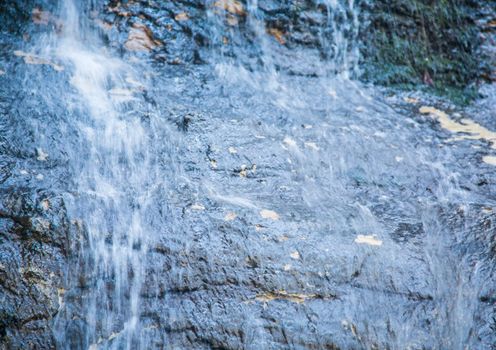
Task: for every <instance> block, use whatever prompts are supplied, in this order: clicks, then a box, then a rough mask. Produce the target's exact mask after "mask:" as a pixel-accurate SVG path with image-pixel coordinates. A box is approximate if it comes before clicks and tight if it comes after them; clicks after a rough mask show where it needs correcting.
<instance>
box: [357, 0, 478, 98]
mask: <svg viewBox="0 0 496 350" xmlns="http://www.w3.org/2000/svg"><path fill="white" fill-rule="evenodd" d="M476 11H477V3H476V2H473V1H469V0H465V1H462V0H439V1H431V0H394V1H385V0H378V1H376V2H374V4H373V6H372V7H371V8H370V9H369V13H370V25H369V26H368V28H366V30H365V31H364V33H363V34H362V36H363V37H364V39H365V40H364V42H365V43H366V46H365V47H364V48H363V50H362V52H363V54H364V65H363V66H364V74H363V78H364V79H365V80H367V81H371V82H374V83H378V84H382V85H387V86H400V87H408V88H412V87H419V86H423V85H425V87H424V88H426V89H429V90H432V91H434V92H436V93H438V94H441V95H446V96H449V97H451V98H453V99H454V101H455V102H458V103H463V102H467V101H468V100H470V99H471V98H473V97H474V96H475V95H476V94H474V92H473V90H474V89H471V88H468V87H469V86H472V85H473V83H474V81H475V80H476V79H477V77H478V69H479V62H478V60H477V56H476V55H475V51H476V48H477V45H478V43H479V40H478V28H477V26H476V25H475V23H474V21H473V20H472V18H471V15H473V14H474V13H475V12H476ZM430 80H432V82H431V81H430Z"/></svg>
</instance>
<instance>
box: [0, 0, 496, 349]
mask: <svg viewBox="0 0 496 350" xmlns="http://www.w3.org/2000/svg"><path fill="white" fill-rule="evenodd" d="M10 5H11V4H9V6H7V5H6V4H3V3H2V4H0V26H1V27H0V28H1V30H2V35H1V36H0V43H2V44H4V45H2V49H1V50H0V70H1V71H3V72H4V74H0V120H1V122H0V150H1V152H0V166H1V173H0V223H1V230H0V349H2V350H3V349H6V350H7V349H9V350H10V349H50V348H56V347H58V348H71V349H87V348H88V347H89V346H90V345H92V346H93V347H92V349H94V348H99V347H101V348H105V347H110V346H112V345H117V344H119V342H120V341H121V339H120V338H119V332H120V329H115V332H113V333H110V334H105V335H104V336H103V335H102V338H101V339H99V340H98V343H96V344H90V343H89V342H88V340H87V339H84V329H85V327H86V324H85V322H86V321H85V319H84V312H83V311H81V310H79V306H80V304H81V299H82V298H84V297H85V296H86V295H87V294H88V293H91V286H92V284H91V283H92V282H93V281H92V276H77V278H80V279H79V280H77V282H78V283H77V284H76V285H74V284H73V283H70V281H69V280H71V279H72V280H71V281H72V282H73V280H74V276H73V275H74V274H76V273H75V272H74V271H77V270H78V268H79V266H80V264H81V263H82V262H81V259H82V258H83V257H82V255H80V253H81V251H82V249H84V248H83V247H84V246H85V244H87V237H86V235H85V232H84V223H82V222H79V221H78V220H77V217H74V216H73V217H70V218H69V216H68V213H67V210H66V201H67V200H68V198H71V197H72V196H77V193H73V191H74V189H75V187H76V185H75V184H74V183H72V179H74V175H75V174H74V173H75V172H76V170H75V169H77V166H74V164H75V163H76V162H77V161H78V160H77V159H78V157H80V156H81V154H84V152H82V153H81V154H78V153H77V152H76V151H74V150H79V149H83V150H84V148H85V147H90V146H91V145H80V144H79V142H80V140H81V139H82V136H81V133H82V131H81V130H80V129H78V126H77V125H75V123H74V120H75V116H74V114H76V113H82V112H81V111H77V110H72V109H69V108H68V107H67V106H68V105H67V103H69V105H70V103H71V102H74V101H71V100H70V99H69V98H68V99H69V101H65V99H64V98H61V96H63V97H66V96H68V95H67V91H71V89H72V88H71V86H70V83H69V81H70V79H71V75H70V74H71V73H70V67H64V69H63V70H57V69H54V66H53V64H58V63H57V62H52V61H50V62H51V64H36V65H33V64H29V63H27V62H26V61H25V60H24V59H23V57H24V56H22V57H21V56H16V55H15V54H14V51H18V50H25V51H26V52H27V51H28V50H27V48H26V46H29V40H36V38H39V36H36V35H39V32H40V31H41V32H43V31H50V30H57V26H58V24H57V23H58V22H57V20H56V19H53V20H50V19H49V18H52V17H50V16H48V15H43V16H42V15H40V12H39V11H41V10H43V11H48V12H49V13H52V14H54V13H56V12H55V8H53V7H49V4H45V3H43V2H39V3H31V2H25V3H19V2H17V3H16V4H14V5H12V6H10ZM362 5H363V6H364V7H363V9H362V10H361V15H360V16H363V18H368V21H369V22H370V26H368V27H367V26H365V27H362V32H361V34H360V32H357V31H356V29H358V28H355V27H353V26H351V27H349V28H345V29H343V30H344V32H345V34H346V36H347V37H349V38H350V40H351V41H349V42H352V41H353V40H356V39H358V37H359V36H362V37H366V38H369V36H370V38H371V39H370V41H368V39H367V43H368V44H367V45H363V46H364V47H363V54H364V56H363V57H364V59H365V60H366V61H367V63H366V65H365V66H364V68H363V69H364V71H365V78H366V79H369V80H372V81H379V82H382V83H384V84H399V83H405V84H417V83H420V82H421V81H424V82H427V83H428V82H429V81H430V80H429V77H430V79H431V80H432V82H433V84H442V85H443V86H444V84H447V86H450V85H453V86H454V87H456V88H462V87H464V86H465V84H466V83H468V82H470V81H473V80H476V79H477V78H478V77H479V76H481V75H485V74H486V73H485V72H486V70H487V69H489V67H482V68H481V69H480V68H478V67H479V65H480V64H481V62H477V61H475V59H476V57H475V56H474V55H473V53H474V52H475V51H476V50H477V49H478V47H477V45H476V41H473V38H475V37H477V35H478V29H477V26H475V23H476V22H474V21H475V18H476V17H475V16H476V15H477V14H479V13H483V10H482V9H480V8H479V7H478V6H480V3H479V4H477V3H472V2H464V3H463V4H455V3H452V2H448V4H447V7H445V8H441V7H439V6H436V5H432V6H428V5H427V4H426V3H423V2H422V3H420V2H416V1H414V2H412V1H410V2H408V3H405V2H402V1H397V2H393V3H391V2H388V4H386V2H384V1H377V2H375V3H374V5H373V6H370V5H367V6H366V4H362ZM490 5H491V3H490V2H488V3H487V6H490ZM52 6H54V5H53V4H52ZM415 6H417V7H415ZM420 6H421V7H420ZM35 8H39V9H40V10H39V11H38V10H37V11H35V12H34V16H35V20H33V9H35ZM488 8H490V7H488ZM466 9H468V10H466ZM99 11H100V12H99V13H98V14H91V12H88V13H87V15H88V16H93V19H94V22H93V24H94V27H95V28H99V29H98V30H100V31H101V34H102V35H103V36H104V37H105V38H106V40H107V42H108V45H109V47H110V48H111V49H113V50H114V51H115V52H116V53H119V54H122V56H123V57H124V59H128V60H130V61H131V62H133V61H132V60H134V62H136V61H140V60H141V61H147V62H148V63H149V64H148V65H147V66H138V65H137V66H136V68H135V69H136V70H138V71H139V70H140V69H141V70H142V71H140V73H142V76H148V78H147V79H149V81H148V82H147V84H143V86H142V87H141V88H140V89H139V92H136V93H134V92H133V94H134V95H133V101H134V102H128V103H129V107H130V110H131V111H133V113H134V114H133V116H136V117H137V118H140V120H142V123H143V125H145V126H147V127H148V128H149V129H151V128H152V126H153V125H159V126H166V129H167V132H165V131H164V132H163V133H162V134H161V133H157V134H152V133H150V135H148V136H149V137H150V139H151V140H152V141H153V144H154V145H155V146H154V147H153V149H151V151H153V152H156V154H157V162H158V164H159V168H160V174H161V179H162V181H161V182H160V183H158V184H157V185H156V188H154V191H153V192H152V193H151V194H150V196H151V197H152V199H153V203H155V205H154V207H153V210H152V211H151V212H150V214H149V216H150V217H148V218H147V220H149V221H150V222H152V223H153V227H155V231H154V232H153V240H152V242H153V244H152V245H151V246H150V247H149V249H148V251H147V252H145V254H144V255H143V257H142V259H143V261H144V265H145V266H146V269H145V271H144V276H143V279H144V283H143V287H142V289H141V291H140V297H141V304H140V315H139V316H140V322H141V324H140V325H141V326H142V327H141V329H140V331H139V334H138V336H137V337H136V338H135V339H133V343H132V346H131V347H132V348H138V347H139V346H141V348H143V349H164V348H165V349H386V348H393V349H394V348H399V349H402V348H411V349H443V348H445V349H462V348H463V347H464V346H468V347H469V348H471V349H491V347H494V344H496V331H495V329H496V323H495V321H494V320H495V317H496V314H495V312H496V309H495V305H496V299H495V293H496V284H495V282H494V281H496V270H495V269H494V266H495V263H496V236H495V232H496V230H495V222H496V211H495V210H496V209H495V208H496V203H495V202H494V198H496V178H495V175H494V174H495V172H494V166H492V165H490V164H487V163H484V161H483V157H484V156H487V155H494V152H493V151H492V150H491V148H490V146H489V145H488V144H489V141H491V140H489V139H487V138H486V139H484V137H483V135H482V136H480V135H479V136H480V137H478V138H475V137H472V140H466V139H465V140H463V136H467V135H463V134H456V133H455V134H453V133H452V131H450V130H444V129H442V127H441V125H440V124H439V123H438V122H437V120H436V118H435V116H432V115H430V114H429V113H426V114H425V115H424V114H421V113H419V108H420V107H421V101H422V102H424V103H434V102H435V101H434V100H431V99H430V98H429V97H426V96H420V97H419V96H416V97H415V96H414V97H412V96H408V97H406V96H405V97H406V98H405V99H403V98H402V97H403V96H399V97H395V96H393V97H390V98H387V97H385V96H383V95H381V94H380V93H378V92H374V91H371V90H367V89H366V88H363V87H360V88H359V89H357V88H356V84H353V83H349V82H348V83H346V82H343V81H341V80H337V81H336V80H333V79H329V80H328V79H325V78H323V76H326V75H328V74H329V73H333V74H334V73H336V72H342V71H343V70H344V67H345V66H346V65H347V64H349V65H353V64H354V62H353V59H355V58H353V59H351V61H343V60H342V59H341V58H338V57H335V56H336V55H337V54H336V53H335V52H334V53H333V51H329V50H328V48H329V46H326V45H329V42H330V40H331V39H332V38H333V35H334V34H335V32H329V33H323V32H322V31H321V28H322V24H323V23H325V22H326V20H327V17H326V16H328V14H327V11H328V7H325V6H321V5H319V6H317V5H315V4H313V3H311V2H308V1H293V2H286V1H267V2H263V4H261V11H262V13H263V16H264V21H263V23H264V26H263V28H261V29H260V28H259V27H257V25H255V24H253V23H250V22H249V18H250V17H249V16H248V14H247V12H248V11H249V8H248V6H247V5H246V3H245V2H237V1H227V0H226V1H216V2H211V3H208V4H207V5H206V4H205V2H204V1H194V0H193V1H166V2H162V1H156V2H154V1H129V2H109V3H108V4H105V6H104V7H103V9H100V8H99ZM431 11H432V12H431ZM443 11H446V12H443ZM488 13H490V12H489V11H488ZM437 14H440V16H441V15H442V16H441V17H439V16H438V15H437ZM455 14H460V16H459V17H456V16H455ZM346 16H347V17H348V18H352V17H353V14H352V13H342V14H341V21H343V20H344V18H345V17H346ZM433 16H435V17H436V18H441V19H443V21H441V20H440V21H439V22H435V21H433ZM360 18H362V17H360ZM398 18H401V19H402V21H401V22H398V21H396V19H398ZM455 18H456V20H455ZM42 19H43V20H42ZM422 19H423V20H425V22H424V23H423V24H422V23H419V21H421V20H422ZM444 20H446V21H444ZM479 20H480V21H482V19H481V18H479ZM338 22H339V19H338ZM393 23H396V24H395V25H394V26H393ZM454 23H456V24H458V23H463V24H465V25H467V26H469V29H467V30H464V29H465V27H463V26H462V29H463V32H464V33H463V35H462V36H459V35H458V34H460V32H459V31H458V29H459V28H458V27H457V28H458V29H457V30H456V31H454V32H453V31H452V30H454V29H453V26H454ZM480 23H482V22H480ZM490 23H491V22H490V20H485V22H484V21H483V24H480V25H481V26H482V27H483V28H489V29H488V30H487V31H486V32H485V34H484V35H486V36H487V38H489V37H490V33H491V30H492V29H491V28H492V25H491V24H490ZM436 24H438V25H439V27H436V26H435V25H436ZM363 28H369V29H370V28H372V29H370V30H368V31H365V30H363ZM423 29H425V31H424V30H423ZM436 29H437V30H436ZM257 30H262V32H264V33H267V37H266V38H265V40H264V41H263V42H261V41H256V39H257V38H260V36H258V37H257V36H256V35H257ZM26 33H27V34H28V35H24V37H25V40H28V43H24V42H23V41H22V39H21V37H22V36H23V34H26ZM3 34H5V35H3ZM407 34H408V36H407ZM33 38H34V39H33ZM418 38H422V40H423V41H421V42H419V43H418V44H416V40H417V39H418ZM444 38H449V39H450V40H449V41H447V42H442V41H443V39H444ZM451 39H452V40H453V41H451ZM408 40H409V42H410V43H411V44H412V46H408V50H412V51H407V52H409V53H410V54H408V55H404V54H403V55H399V53H398V52H404V51H400V50H402V49H398V47H400V48H405V45H406V42H407V41H408ZM126 43H127V45H126ZM427 43H428V44H429V45H427ZM391 45H392V46H393V48H394V49H391ZM395 45H398V46H395ZM424 45H425V46H424ZM126 46H127V49H126ZM130 48H131V49H130ZM136 48H138V49H136ZM135 49H136V50H135ZM481 49H483V50H484V52H485V53H487V54H490V53H491V49H490V45H489V46H486V47H484V46H483V47H482V48H481ZM23 52H24V51H23ZM393 53H394V54H393ZM424 54H425V55H428V57H430V60H429V63H425V62H424V61H422V60H421V59H420V58H419V57H424ZM329 56H330V57H329ZM322 58H325V59H329V60H330V61H333V60H336V61H334V62H338V63H337V64H335V65H330V66H326V67H325V68H322V65H319V63H318V62H319V61H320V59H322ZM484 60H486V59H485V58H484ZM381 61H382V62H384V63H385V64H384V66H382V67H381ZM215 63H223V64H220V65H218V66H217V67H216V69H217V71H216V74H213V73H212V72H213V71H214V68H213V65H214V64H215ZM231 63H236V65H234V67H233V65H231ZM143 67H146V68H143ZM271 69H275V70H277V71H280V72H281V74H280V76H278V77H277V79H275V80H274V75H271V74H270V72H271ZM481 72H482V73H481ZM426 73H427V74H426ZM484 78H485V79H489V80H490V79H491V78H490V76H489V77H484ZM364 96H366V97H365V98H364ZM367 96H370V97H371V98H367ZM135 100H137V101H138V102H136V101H135ZM437 102H438V104H440V105H439V106H438V108H444V110H446V115H448V114H449V117H450V118H453V119H454V120H456V121H457V122H460V123H462V122H463V117H470V118H473V119H474V120H475V122H477V123H480V124H483V125H486V126H487V127H488V128H491V126H492V125H494V120H495V119H494V118H496V115H495V114H494V113H495V112H494V109H491V106H492V105H493V104H492V103H493V101H492V100H490V99H489V98H488V99H485V100H481V101H479V103H478V104H477V105H474V106H473V107H472V108H471V109H467V110H465V111H463V110H457V109H453V107H452V106H450V105H448V104H444V105H443V104H442V103H439V101H437ZM450 108H451V109H450ZM423 110H424V111H425V110H427V111H432V110H433V109H423ZM150 111H159V113H155V114H154V113H151V112H150ZM456 113H462V114H463V116H462V115H458V116H457V114H456ZM158 130H164V129H158ZM493 131H494V130H493ZM472 136H473V135H472ZM474 138H475V139H474ZM169 140H173V142H172V141H170V142H169ZM130 274H132V272H130ZM105 282H106V283H107V284H108V285H109V286H111V285H112V284H113V282H114V281H113V280H112V276H108V280H106V281H105ZM109 288H110V287H109ZM126 292H127V291H126ZM124 294H126V293H124ZM64 304H65V305H64ZM62 309H63V310H65V311H64V312H61V310H62ZM67 315H71V317H67ZM64 318H67V319H64ZM59 327H63V328H64V330H63V332H62V331H61V330H60V329H59ZM61 333H63V334H66V335H68V338H66V339H60V338H57V335H59V334H61Z"/></svg>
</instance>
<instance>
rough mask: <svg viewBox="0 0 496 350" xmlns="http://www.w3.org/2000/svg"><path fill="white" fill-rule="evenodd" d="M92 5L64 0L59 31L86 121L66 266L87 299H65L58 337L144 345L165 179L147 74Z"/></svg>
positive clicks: (74, 106) (58, 50)
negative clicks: (153, 216)
mask: <svg viewBox="0 0 496 350" xmlns="http://www.w3.org/2000/svg"><path fill="white" fill-rule="evenodd" d="M94 6H95V4H90V6H89V7H84V5H81V6H77V5H76V4H75V2H74V0H63V1H62V9H61V18H64V23H63V27H62V32H61V33H60V34H54V37H53V38H52V39H53V42H54V47H53V50H54V55H55V56H56V58H57V59H59V60H60V61H61V62H63V64H65V65H66V66H67V67H68V70H69V72H70V73H69V74H70V75H71V77H70V84H71V89H72V91H70V92H68V94H67V96H64V98H66V99H67V108H68V109H69V112H70V114H71V115H72V117H73V123H75V124H77V125H78V126H79V130H80V134H79V140H78V148H77V149H75V150H72V152H73V153H72V163H73V167H74V169H73V170H74V174H75V179H74V186H75V190H74V191H75V193H73V195H72V196H70V197H68V198H67V199H66V201H67V203H68V204H69V205H68V212H69V216H70V218H71V220H72V225H73V227H75V229H77V230H80V236H81V238H80V239H81V241H80V242H78V244H79V245H80V248H79V252H77V254H78V256H77V258H76V260H77V261H76V263H75V264H74V266H72V268H74V271H70V272H69V274H68V275H69V280H68V285H69V286H70V289H71V290H72V291H71V292H72V293H76V294H79V296H77V297H76V296H74V295H73V296H72V297H73V298H75V299H72V302H73V303H75V304H78V303H79V304H80V305H79V311H77V312H74V309H75V308H74V305H69V304H68V303H67V302H65V303H64V307H65V309H63V310H62V311H61V312H60V313H59V315H58V319H57V322H56V337H57V340H58V343H59V347H60V348H64V349H79V348H81V349H136V348H137V347H138V346H139V344H140V341H142V340H141V339H140V338H139V336H138V335H139V324H140V321H139V317H140V290H141V287H142V283H143V276H144V273H145V272H144V261H145V260H146V257H145V256H146V252H147V249H148V245H149V243H150V241H151V240H152V239H153V237H152V236H153V232H154V231H153V229H152V227H151V226H150V220H149V217H150V213H149V211H150V205H151V196H152V191H153V188H152V187H153V186H155V185H156V183H157V182H158V181H157V180H156V167H155V162H156V159H155V155H154V154H152V149H153V147H152V146H151V145H150V138H151V137H152V135H153V127H152V126H153V123H150V122H149V123H148V125H146V126H145V125H144V122H145V121H144V119H143V114H144V112H143V109H145V110H146V108H147V106H146V105H144V104H143V103H142V102H141V100H140V93H141V90H142V88H143V86H144V85H145V84H146V82H145V81H143V77H140V76H139V75H138V73H137V72H136V71H135V69H133V67H131V66H130V65H129V64H128V63H126V62H124V61H122V60H121V59H119V58H116V57H113V56H111V55H110V54H109V53H108V52H107V50H106V49H105V46H104V45H103V44H102V42H101V41H100V39H99V37H98V33H96V32H95V31H94V30H93V31H92V29H91V28H90V26H89V24H88V18H85V17H84V16H88V15H89V13H90V11H91V10H94V9H95V7H94ZM145 128H146V129H145ZM83 233H84V234H83ZM68 294H69V293H68ZM65 297H66V298H67V297H71V296H70V295H66V296H65ZM69 307H72V308H69Z"/></svg>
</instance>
